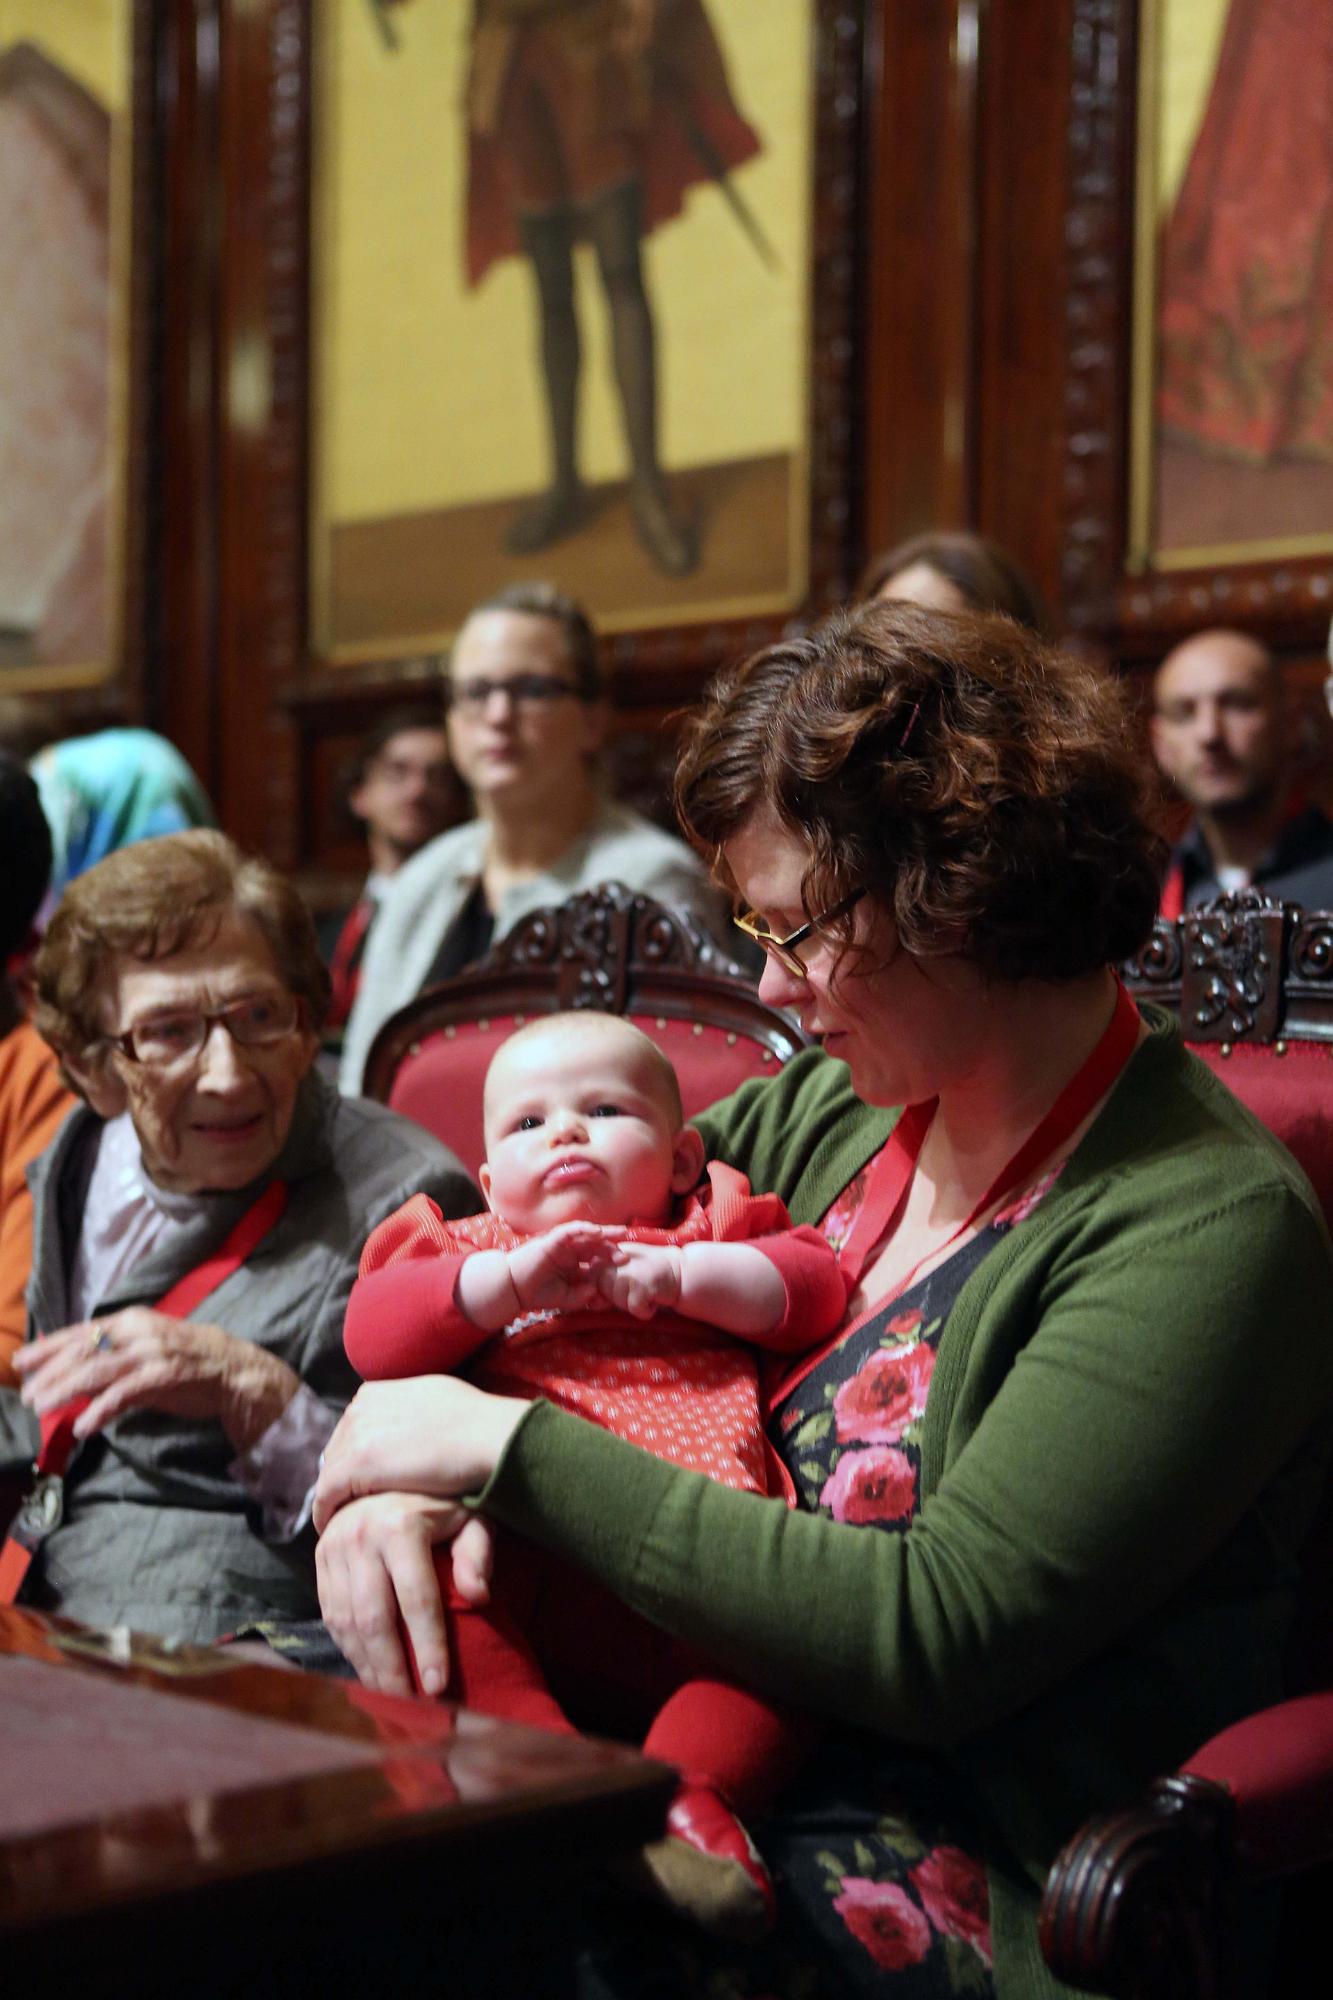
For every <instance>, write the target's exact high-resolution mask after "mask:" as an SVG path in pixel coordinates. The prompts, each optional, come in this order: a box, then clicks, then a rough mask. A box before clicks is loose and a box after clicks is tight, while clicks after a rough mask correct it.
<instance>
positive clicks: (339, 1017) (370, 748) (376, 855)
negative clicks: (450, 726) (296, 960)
mask: <svg viewBox="0 0 1333 2000" xmlns="http://www.w3.org/2000/svg"><path fill="white" fill-rule="evenodd" d="M342 801H343V806H344V809H345V810H346V813H347V816H348V818H349V819H350V820H352V821H353V822H354V823H355V824H356V825H358V826H359V827H360V828H361V829H362V831H363V833H364V836H365V842H366V848H367V852H368V856H369V860H370V872H369V874H368V875H367V876H366V879H365V881H364V883H363V884H362V887H361V893H360V895H359V896H358V897H357V898H356V901H355V902H353V903H343V904H341V905H340V906H339V907H338V908H337V909H332V910H326V911H323V912H322V913H320V914H318V915H317V916H316V918H315V931H316V934H317V935H318V938H319V948H320V951H321V952H322V953H323V956H324V963H325V964H326V965H327V966H328V968H329V976H330V978H331V979H332V981H333V999H332V1001H331V1003H330V1006H329V1017H328V1020H327V1021H326V1023H325V1037H326V1042H327V1041H330V1040H331V1041H332V1043H333V1045H335V1046H336V1045H337V1044H338V1043H340V1042H341V1039H342V1030H343V1029H344V1027H345V1026H346V1025H347V1017H348V1015H349V1014H350V1013H351V1011H352V1003H353V1001H354V1000H355V999H356V990H357V987H358V985H359V984H360V980H361V961H362V959H363V958H364V957H365V951H366V943H367V940H368V938H369V935H370V927H371V925H372V923H373V922H374V921H375V917H376V915H377V913H378V910H379V906H380V903H381V902H382V901H383V899H384V893H385V891H386V889H387V888H388V886H389V882H390V879H391V878H392V877H393V876H395V875H396V874H397V873H398V870H399V869H400V868H401V867H402V866H403V863H404V862H405V861H409V860H410V859H411V858H412V856H413V855H414V854H416V853H417V852H418V851H419V850H420V849H421V848H423V847H424V846H425V845H426V842H427V841H428V840H434V838H435V836H436V834H439V833H443V832H444V831H445V829H446V827H448V826H451V825H452V824H453V823H454V821H455V820H458V819H460V818H461V817H462V812H461V811H460V806H461V805H462V803H463V798H462V787H461V786H460V785H459V783H458V781H457V779H456V778H455V776H454V773H453V771H452V769H451V768H450V764H449V746H448V743H447V742H446V740H445V734H444V722H443V719H442V718H441V716H440V712H439V710H438V708H435V707H431V706H427V705H426V704H425V703H421V704H419V705H417V706H415V707H412V708H396V709H393V710H392V711H391V712H390V713H389V714H388V715H386V716H383V717H382V718H381V720H380V721H379V722H377V723H376V725H375V727H374V728H373V729H372V730H371V731H370V732H369V734H368V735H367V736H365V737H364V738H363V740H362V742H361V743H360V745H359V746H358V749H357V752H356V756H355V758H354V759H353V760H352V764H351V767H350V769H349V770H348V772H347V774H346V776H345V777H344V780H343V786H342Z"/></svg>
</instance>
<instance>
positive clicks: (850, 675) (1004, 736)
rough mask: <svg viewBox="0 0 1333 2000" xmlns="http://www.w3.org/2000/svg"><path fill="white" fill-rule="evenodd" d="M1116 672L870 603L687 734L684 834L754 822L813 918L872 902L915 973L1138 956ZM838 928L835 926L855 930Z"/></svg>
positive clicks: (780, 656) (1027, 641)
mask: <svg viewBox="0 0 1333 2000" xmlns="http://www.w3.org/2000/svg"><path fill="white" fill-rule="evenodd" d="M1154 797H1155V794H1154V791H1153V786H1152V778H1151V773H1150V770H1149V767H1148V764H1147V760H1146V759H1145V758H1143V757H1142V755H1141V754H1140V752H1139V750H1138V748H1137V744H1136V740H1135V736H1134V732H1133V730H1132V728H1131V725H1130V722H1129V720H1128V717H1127V714H1126V711H1125V709H1124V707H1123V705H1122V703H1121V700H1120V696H1119V692H1118V690H1117V688H1116V686H1115V684H1114V683H1113V682H1112V681H1111V680H1110V678H1109V677H1108V676H1107V675H1105V674H1102V673H1099V672H1097V671H1096V670H1094V669H1093V668H1091V667H1089V666H1086V665H1084V664H1083V663H1082V662H1080V661H1078V660H1075V659H1072V658H1070V657H1069V656H1068V655H1067V654H1063V653H1060V652H1058V651H1056V650H1055V649H1054V648H1052V647H1049V646H1046V645H1044V644H1043V643H1042V642H1041V641H1040V640H1039V639H1037V638H1036V637H1035V635H1034V634H1032V633H1030V632H1027V631H1024V630H1023V629H1022V628H1021V627H1019V626H1017V625H1015V624H1014V623H1013V622H1012V621H1011V620H1010V619H1007V618H997V617H982V616H979V615H978V616H972V615H967V616H961V615H960V616H957V617H954V616H951V615H949V614H947V613H942V612H938V611H921V610H919V609H917V608H916V607H915V606H912V605H906V604H883V603H875V604H870V605H865V606H862V607H861V608H859V609H858V610H855V611H853V612H851V613H848V614H844V615H841V616H838V617H835V618H833V619H831V620H829V622H828V623H827V624H826V625H824V626H822V627H820V628H819V629H817V630H816V631H814V632H813V633H811V634H810V635H809V636H808V637H806V638H800V639H792V640H785V641H782V642H781V643H779V644H777V645H775V646H770V647H767V648H765V649H764V650H763V651H762V652H759V653H755V654H754V655H752V657H751V658H750V659H748V660H746V661H744V662H743V663H742V664H741V665H740V666H738V667H736V668H734V669H732V670H731V671H729V672H726V673H724V674H723V675H721V676H720V677H719V678H718V680H717V681H715V682H714V684H713V686H712V688H711V689H710V690H709V693H708V694H707V696H706V697H705V699H704V702H703V704H702V705H701V707H700V708H699V709H698V710H697V711H696V712H695V714H694V715H692V716H691V717H690V719H689V721H688V723H687V725H686V730H685V736H684V742H683V747H682V752H681V758H680V763H679V766H678V769H677V774H676V803H677V809H678V811H679V813H680V817H681V822H682V824H683V826H684V827H685V829H686V831H687V833H688V834H689V836H690V838H691V839H692V840H693V841H694V843H695V845H696V846H697V847H699V848H700V849H701V850H702V851H703V852H704V853H705V854H707V855H709V856H710V857H711V859H712V861H713V863H714V866H715V867H718V868H719V869H720V870H721V872H723V873H724V874H725V864H724V863H723V860H722V849H723V848H724V846H725V844H726V843H727V841H729V840H730V839H731V838H732V837H733V836H734V835H735V834H737V833H739V831H740V830H741V828H742V827H743V826H744V825H745V823H746V822H747V821H748V820H749V819H750V818H751V817H752V816H753V815H754V814H755V813H756V812H758V811H761V810H763V809H764V808H766V807H767V808H769V809H771V810H772V811H773V813H774V814H775V815H776V817H777V819H778V820H779V822H780V823H781V824H782V825H783V826H785V827H788V828H790V830H791V831H792V832H793V833H795V834H796V835H797V836H798V837H799V838H800V839H801V840H802V841H804V842H805V843H806V845H807V846H808V848H809V852H810V865H809V868H808V869H807V871H806V875H805V880H804V884H803V893H804V898H805V907H806V909H807V911H816V910H820V909H826V908H828V907H830V906H831V905H832V904H834V903H836V902H838V901H839V900H840V899H841V898H843V897H844V896H847V895H849V894H850V893H851V892H852V891H853V890H855V889H858V888H866V889H868V890H869V891H870V893H871V895H872V896H874V897H875V898H876V900H877V901H878V902H879V903H880V904H881V905H882V906H883V907H884V909H886V910H887V911H888V912H889V914H890V915H891V916H892V918H893V921H894V924H895V926H896V929H897V934H898V938H899V941H900V943H901V944H902V946H903V947H904V948H905V949H906V950H908V951H909V952H911V953H912V955H913V956H914V957H916V958H919V959H929V958H936V957H943V956H945V955H953V954H958V955H961V956H963V957H965V958H968V959H970V960H972V962H973V963H974V964H976V965H977V966H978V967H979V968H980V969H981V970H982V971H983V972H985V973H986V974H988V975H989V976H991V977H993V978H998V979H1006V980H1021V979H1047V980H1067V979H1077V978H1079V977H1081V976H1082V975H1084V974H1085V973H1089V972H1092V971H1094V970H1095V969H1097V968H1098V967H1100V966H1105V965H1108V964H1114V963H1116V962H1118V961H1119V960H1121V959H1124V958H1127V957H1129V956H1130V954H1131V953H1132V952H1134V951H1135V950H1137V948H1138V947H1139V945H1140V944H1142V942H1143V940H1144V938H1145V937H1146V936H1147V935H1148V932H1149V931H1150V929H1151V927H1152V921H1153V917H1154V914H1155V912H1156V908H1157V899H1158V884H1159V880H1160V874H1161V868H1162V864H1163V861H1164V859H1165V848H1164V844H1163V842H1162V840H1161V839H1160V837H1159V835H1158V834H1157V832H1156V831H1155V829H1154V827H1153V823H1152V814H1153V802H1154ZM853 923H854V918H852V917H850V916H849V917H848V918H847V919H846V920H845V922H844V923H843V924H842V925H841V926H834V929H835V930H840V931H841V934H842V935H843V936H844V938H847V937H849V936H850V933H851V929H852V925H853Z"/></svg>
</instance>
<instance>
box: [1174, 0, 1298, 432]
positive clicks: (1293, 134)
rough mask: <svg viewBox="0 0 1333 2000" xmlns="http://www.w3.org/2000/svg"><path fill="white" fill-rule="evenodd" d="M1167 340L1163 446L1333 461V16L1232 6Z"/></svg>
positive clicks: (1183, 225) (1178, 211)
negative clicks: (1184, 443) (1183, 444)
mask: <svg viewBox="0 0 1333 2000" xmlns="http://www.w3.org/2000/svg"><path fill="white" fill-rule="evenodd" d="M1159 325H1160V336H1161V342H1162V365H1161V384H1160V390H1159V416H1160V420H1161V422H1162V425H1163V426H1164V428H1165V429H1166V430H1168V431H1169V432H1172V433H1174V434H1175V435H1177V436H1180V437H1183V438H1185V439H1187V440H1189V441H1190V442H1192V443H1194V444H1199V445H1203V446H1205V447H1207V448H1210V449H1212V450H1214V451H1220V452H1225V453H1226V454H1227V455H1228V456H1234V457H1239V458H1245V459H1248V460H1250V461H1252V462H1259V463H1262V462H1264V461H1266V460H1268V459H1271V458H1273V457H1275V456H1277V454H1279V453H1282V452H1286V453H1293V454H1301V455H1305V456H1315V457H1319V458H1333V9H1330V8H1328V7H1326V6H1311V5H1310V0H1231V9H1230V12H1229V14H1228V16H1227V21H1226V26H1225V28H1224V30H1223V35H1222V45H1221V51H1220V54H1219V56H1218V63H1217V74H1216V77H1215V79H1214V82H1213V88H1212V94H1211V96H1210V97H1209V100H1208V106H1207V110H1206V111H1205V113H1204V117H1203V121H1202V123H1201V125H1200V127H1199V133H1198V137H1197V139H1196V141H1195V145H1194V151H1193V153H1192V155H1191V157H1190V162H1189V167H1188V169H1187V172H1186V174H1185V179H1184V182H1183V184H1182V186H1181V190H1180V195H1179V198H1178V200H1177V202H1176V205H1175V208H1174V210H1173V212H1172V215H1171V217H1170V220H1169V222H1168V223H1167V226H1166V231H1165V240H1164V244H1163V256H1162V290H1161V308H1160V314H1159Z"/></svg>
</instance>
